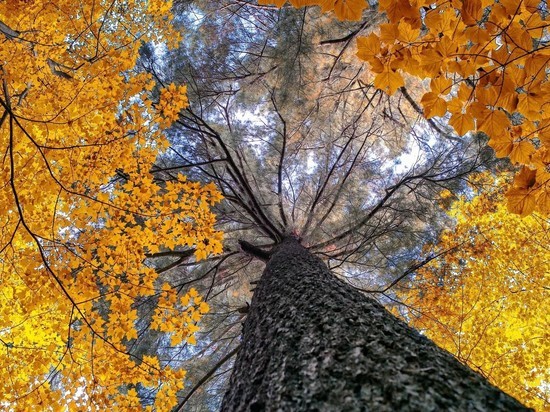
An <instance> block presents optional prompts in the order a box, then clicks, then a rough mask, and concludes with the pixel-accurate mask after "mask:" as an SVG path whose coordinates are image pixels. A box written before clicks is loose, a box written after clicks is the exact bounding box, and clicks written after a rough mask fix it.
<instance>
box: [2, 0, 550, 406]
mask: <svg viewBox="0 0 550 412" xmlns="http://www.w3.org/2000/svg"><path fill="white" fill-rule="evenodd" d="M290 3H291V5H290V6H285V4H286V2H285V1H280V0H274V1H264V0H261V1H258V2H254V1H240V0H239V1H233V0H222V1H208V0H181V1H177V2H175V4H172V3H171V2H166V1H163V0H149V1H147V2H136V1H130V0H124V1H122V0H121V1H119V0H112V1H99V2H98V1H95V2H88V1H85V0H83V1H79V2H72V1H62V0H59V1H58V0H56V1H47V2H46V1H36V2H31V3H28V2H25V1H9V2H4V3H2V4H0V38H1V41H2V44H3V46H2V48H1V49H0V76H1V79H2V86H1V88H2V93H1V96H0V105H1V107H0V139H2V147H3V148H4V150H3V152H4V154H3V162H2V165H3V166H2V169H1V172H0V173H2V177H1V182H2V183H3V184H2V186H1V187H0V205H2V206H3V208H2V212H1V215H0V262H1V269H0V279H1V283H0V295H1V298H0V313H1V315H2V316H0V365H3V367H4V370H6V371H7V373H6V376H7V379H4V380H3V381H2V382H1V383H0V393H2V394H3V396H2V397H0V408H6V409H8V410H29V408H32V407H36V405H40V406H41V407H42V408H43V409H44V410H57V409H63V408H66V407H67V408H68V409H69V410H79V408H80V409H82V408H86V409H90V410H105V409H109V410H111V409H112V410H117V408H118V410H134V409H135V410H140V409H146V410H158V411H167V410H171V409H172V408H174V410H216V408H217V407H218V406H219V402H220V394H221V393H223V390H224V385H226V381H227V379H226V378H227V371H228V370H229V365H230V364H231V362H230V359H231V358H232V356H233V355H234V354H235V352H236V350H237V347H238V341H239V334H240V329H241V322H242V320H243V318H244V317H245V316H246V311H247V304H248V302H250V298H251V296H252V293H253V289H254V284H255V282H256V281H257V278H258V273H259V272H260V271H261V263H259V262H257V261H254V260H252V258H251V257H250V256H249V255H247V254H246V253H245V252H244V251H243V250H242V248H241V247H239V242H238V241H239V240H242V239H244V240H247V241H250V242H254V244H255V245H257V246H260V247H271V246H273V245H275V244H277V243H279V242H280V241H281V239H282V238H283V235H284V234H285V233H287V232H293V233H294V234H295V235H296V236H300V237H301V238H302V239H303V243H304V244H305V245H306V246H307V247H308V249H309V250H310V251H312V252H313V253H315V254H316V255H318V256H320V257H321V258H322V259H323V260H324V261H326V262H327V264H328V266H329V268H330V269H332V270H333V272H335V273H337V274H338V275H339V276H340V277H341V279H342V280H344V281H345V282H347V283H349V284H351V285H352V286H353V287H355V288H356V289H358V290H360V291H361V292H362V293H368V294H371V295H372V296H374V297H376V298H377V299H379V301H380V302H381V303H383V304H385V305H387V306H388V307H393V310H394V311H396V312H399V313H401V315H402V316H403V317H404V318H405V319H406V320H408V321H409V322H411V323H412V324H413V326H415V327H417V328H419V329H421V330H422V331H424V332H425V333H426V334H427V335H428V336H430V337H431V338H432V339H434V340H435V341H436V342H437V343H438V344H439V345H441V346H443V347H445V348H447V349H448V350H449V351H451V352H452V353H454V354H455V355H456V356H457V358H458V359H459V360H461V361H463V362H465V363H467V364H469V365H470V366H472V367H473V368H474V369H476V370H479V371H481V373H482V374H485V375H486V376H488V377H489V379H490V380H491V381H492V382H494V383H495V384H497V385H500V386H501V387H502V388H504V389H505V390H507V391H509V392H510V393H512V394H513V395H515V396H517V397H518V399H520V400H522V401H523V402H527V403H528V404H529V405H532V406H535V407H537V408H544V407H547V405H548V390H547V388H548V377H547V376H546V375H545V373H546V372H545V371H547V369H548V361H547V359H545V357H544V356H545V353H546V352H547V350H548V344H547V343H546V342H548V339H547V332H545V331H546V330H547V329H548V327H547V326H548V325H547V323H548V320H547V319H546V318H544V315H545V313H546V312H548V310H544V308H545V307H546V308H547V306H548V304H547V287H548V286H545V283H547V279H548V273H549V272H548V270H547V268H546V266H545V265H547V261H548V252H547V247H546V245H547V244H548V237H547V224H548V221H547V215H548V212H549V211H550V195H549V193H550V183H549V182H550V180H549V175H548V167H549V166H548V165H549V164H550V158H549V157H548V156H549V155H548V153H549V150H548V145H549V144H550V143H549V142H550V140H549V139H548V136H547V134H548V127H547V126H548V118H549V116H550V115H547V114H546V113H547V105H548V102H547V101H546V99H545V96H546V95H547V94H548V90H547V88H548V74H549V70H548V58H549V57H548V56H549V54H548V40H547V36H548V32H547V26H546V21H547V18H548V17H547V10H546V8H545V6H544V3H541V2H538V1H521V2H513V1H498V2H493V1H489V0H464V1H451V2H448V1H445V2H444V1H431V2H428V1H413V0H410V1H409V0H383V1H380V2H379V3H378V4H375V5H374V6H373V7H367V3H366V2H365V1H363V0H337V1H334V0H327V1H310V0H304V1H302V0H292V1H290ZM373 4H374V2H373ZM272 5H274V6H272ZM306 6H307V7H306ZM309 6H320V7H309ZM333 15H334V16H336V19H334V16H333ZM469 132H471V133H469ZM487 142H488V146H489V147H491V148H492V149H493V150H494V152H495V153H496V155H497V156H498V157H501V158H502V157H507V158H508V159H509V161H506V160H503V159H500V160H499V159H495V157H494V156H493V150H491V149H490V148H488V147H487ZM503 170H505V171H507V172H508V173H509V171H512V172H511V173H512V174H513V173H514V171H515V177H514V178H513V180H512V181H511V183H510V182H508V183H504V179H501V178H497V179H496V180H495V182H496V183H495V184H496V186H498V187H497V189H487V187H488V185H487V182H488V181H491V179H492V178H490V177H485V178H479V177H478V176H479V174H478V173H479V172H484V174H482V175H481V176H489V175H490V174H491V173H494V172H498V173H500V172H501V171H503ZM489 186H491V185H489ZM474 192H475V193H478V192H479V196H477V197H474ZM504 198H506V199H507V200H504ZM457 199H460V200H458V201H457V202H456V203H454V205H453V206H452V208H451V213H449V214H447V213H446V209H448V207H449V206H450V204H451V203H452V201H453V200H457ZM504 204H507V208H508V209H506V207H505V206H504ZM510 211H511V212H513V213H514V214H510ZM495 222H497V223H495ZM445 228H447V231H444V232H443V234H441V233H442V230H444V229H445ZM222 232H223V233H224V235H222ZM222 245H223V247H222ZM429 245H435V246H429ZM512 253H513V254H514V255H515V256H517V257H518V260H517V261H515V260H510V259H507V255H510V254H512ZM525 256H529V259H530V260H529V259H526V258H525ZM488 291H491V293H488ZM459 293H460V298H461V299H460V300H458V299H457V296H458V294H459ZM445 299H448V300H446V301H445V304H442V303H441V302H442V301H443V300H445ZM537 302H539V304H538V305H539V309H540V310H541V311H539V312H538V315H537V314H536V312H534V310H535V309H534V308H536V307H537ZM541 305H542V306H541ZM465 311H467V314H465ZM199 321H200V325H201V329H200V330H199ZM502 330H505V333H502ZM457 342H459V343H458V344H457ZM457 345H458V346H457ZM186 371H187V372H186Z"/></svg>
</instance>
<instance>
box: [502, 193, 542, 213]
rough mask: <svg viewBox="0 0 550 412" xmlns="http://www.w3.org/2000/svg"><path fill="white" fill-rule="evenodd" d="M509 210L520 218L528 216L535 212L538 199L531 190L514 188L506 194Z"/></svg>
mask: <svg viewBox="0 0 550 412" xmlns="http://www.w3.org/2000/svg"><path fill="white" fill-rule="evenodd" d="M506 199H507V200H508V210H509V211H510V212H512V213H517V214H518V215H520V216H522V217H523V216H527V215H528V214H530V213H531V212H533V210H535V205H536V201H535V200H536V199H535V196H534V195H533V193H532V191H531V190H530V189H520V188H516V187H512V188H510V189H509V190H508V192H506Z"/></svg>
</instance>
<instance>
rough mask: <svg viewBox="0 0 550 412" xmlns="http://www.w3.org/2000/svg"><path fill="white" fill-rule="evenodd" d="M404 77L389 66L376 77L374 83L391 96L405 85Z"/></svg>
mask: <svg viewBox="0 0 550 412" xmlns="http://www.w3.org/2000/svg"><path fill="white" fill-rule="evenodd" d="M404 84H405V83H404V80H403V77H402V76H401V75H400V74H399V73H397V72H396V71H394V70H393V69H391V68H390V67H388V66H385V67H384V70H383V71H382V72H381V73H380V74H378V75H377V76H376V77H375V78H374V85H375V86H376V87H377V88H379V89H380V90H383V91H385V92H386V93H388V94H389V95H390V96H391V95H392V94H394V93H395V92H396V91H397V89H399V88H400V87H402V86H403V85H404Z"/></svg>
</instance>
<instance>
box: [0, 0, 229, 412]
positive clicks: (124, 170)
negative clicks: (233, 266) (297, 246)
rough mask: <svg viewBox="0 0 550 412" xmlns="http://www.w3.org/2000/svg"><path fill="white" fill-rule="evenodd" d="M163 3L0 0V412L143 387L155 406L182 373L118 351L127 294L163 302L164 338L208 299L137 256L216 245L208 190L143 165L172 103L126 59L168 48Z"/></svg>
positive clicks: (174, 95) (126, 322)
mask: <svg viewBox="0 0 550 412" xmlns="http://www.w3.org/2000/svg"><path fill="white" fill-rule="evenodd" d="M170 8H171V4H170V2H166V1H162V0H150V1H148V2H141V1H133V0H126V1H116V0H115V1H90V2H87V1H81V2H74V1H69V0H54V1H33V2H28V1H23V0H21V1H18V0H15V1H8V2H0V37H1V40H2V47H1V48H0V79H1V85H0V89H1V93H0V94H1V96H0V104H1V106H2V107H0V126H1V129H0V140H1V147H2V148H3V155H2V158H3V161H2V166H1V167H0V181H1V183H2V184H1V186H0V206H1V210H2V212H1V215H0V262H1V266H0V285H1V286H0V296H1V298H0V366H1V368H2V370H3V371H4V374H3V379H2V380H1V381H0V393H1V394H2V395H1V396H0V408H2V409H3V408H8V409H13V410H17V411H19V410H21V411H28V410H46V409H48V408H49V409H51V410H58V409H62V406H63V405H68V408H69V410H101V411H103V410H115V409H116V408H119V409H120V410H130V409H131V410H137V409H139V408H140V405H141V404H140V400H139V397H138V396H137V392H136V390H135V389H133V385H137V384H138V383H140V384H142V385H144V386H145V387H149V389H151V390H152V391H153V392H151V393H152V394H153V395H152V396H153V397H154V396H155V395H154V393H155V391H158V394H157V395H156V400H155V405H157V406H158V405H161V407H160V408H158V409H161V410H167V408H168V409H169V408H170V405H173V404H174V403H175V402H176V397H175V393H176V391H177V390H179V389H181V387H182V385H183V376H184V372H183V371H180V370H173V369H171V368H170V367H169V366H167V365H165V364H162V363H160V362H159V360H158V359H157V358H156V357H154V356H151V357H143V358H136V357H132V355H131V354H130V353H129V351H128V346H129V344H130V343H132V342H135V339H137V338H138V335H139V333H140V330H138V328H137V322H136V321H137V318H138V306H137V302H139V301H142V300H143V299H144V298H145V297H149V298H158V300H159V302H161V303H165V304H168V303H170V306H166V305H165V306H163V308H166V311H168V312H170V313H168V312H166V313H165V312H162V313H161V312H158V313H155V315H154V316H153V319H152V322H153V324H154V325H156V324H157V323H159V322H162V325H163V326H162V327H163V330H164V331H166V332H170V333H172V334H174V333H176V331H177V334H178V338H173V340H172V342H173V344H174V345H176V344H179V342H180V341H182V340H187V341H188V342H192V341H193V333H194V332H195V331H196V330H197V327H196V322H197V321H198V320H199V319H200V318H201V316H202V315H203V314H204V313H206V312H207V311H208V306H207V305H206V304H205V303H204V302H202V301H201V300H200V298H199V297H198V296H197V295H196V291H193V290H191V291H189V292H188V293H187V294H185V295H183V296H179V297H178V296H177V293H176V291H174V290H171V289H170V288H166V287H163V288H162V289H161V287H160V285H159V284H158V282H157V281H156V279H157V276H158V275H157V273H156V272H155V270H153V269H152V268H151V267H149V266H148V265H147V264H145V263H144V262H145V259H146V257H147V256H148V255H150V254H154V253H155V252H157V251H159V250H160V248H163V250H165V248H166V249H169V250H170V249H177V248H178V247H192V248H194V249H195V257H196V259H202V258H204V257H206V256H207V255H208V254H210V253H219V252H220V251H221V233H219V232H216V231H215V230H214V227H213V225H214V222H215V216H214V214H213V213H212V212H211V211H210V206H211V205H213V204H214V203H216V202H218V201H219V200H220V199H221V196H220V194H219V193H218V192H217V191H216V189H215V187H214V186H213V185H206V186H201V185H200V184H198V183H194V182H188V181H186V180H185V179H184V178H179V179H177V180H174V181H172V182H168V183H166V184H162V185H161V184H160V183H158V182H157V181H155V180H154V179H153V176H152V175H150V174H149V170H150V169H151V167H152V165H153V163H154V161H155V159H156V156H157V155H158V153H159V151H160V150H162V149H163V148H165V147H166V146H167V144H168V143H167V141H166V139H165V137H164V136H163V134H162V128H163V127H166V126H168V125H169V124H170V123H172V122H173V121H174V119H175V118H176V117H177V114H178V112H179V111H180V110H181V109H182V108H184V107H185V106H186V105H187V98H186V96H185V88H184V87H183V86H176V85H170V86H168V87H167V88H165V89H163V90H161V91H160V99H159V101H158V102H156V103H155V102H154V101H153V100H151V98H150V93H149V91H150V90H152V89H153V87H154V82H153V81H152V79H151V78H150V76H149V75H147V74H145V73H141V72H138V71H135V70H134V69H133V68H134V65H135V62H136V58H137V56H138V49H139V47H140V45H141V43H142V42H143V41H155V42H158V43H161V42H162V43H166V44H168V45H169V46H173V45H175V44H177V42H178V39H179V37H178V34H177V33H174V32H172V29H171V26H170V18H169V16H170ZM117 175H118V176H122V177H123V178H122V179H118V180H117V179H115V177H116V176H117ZM155 322H156V323H155ZM142 328H143V326H142ZM121 385H126V386H125V387H124V388H126V389H124V390H121V388H122V386H121ZM128 385H129V386H128Z"/></svg>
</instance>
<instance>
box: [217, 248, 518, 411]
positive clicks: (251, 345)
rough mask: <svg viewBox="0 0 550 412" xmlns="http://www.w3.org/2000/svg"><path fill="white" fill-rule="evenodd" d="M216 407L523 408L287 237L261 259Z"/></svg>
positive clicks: (501, 409) (395, 409) (437, 409)
mask: <svg viewBox="0 0 550 412" xmlns="http://www.w3.org/2000/svg"><path fill="white" fill-rule="evenodd" d="M221 410H222V411H224V412H227V411H239V412H241V411H252V412H255V411H257V412H260V411H290V412H294V411H329V412H330V411H468V412H470V411H523V410H529V409H528V408H526V407H524V406H522V405H521V404H520V403H519V402H518V401H516V400H515V399H514V398H512V397H510V396H508V395H506V394H505V393H503V392H502V391H500V390H499V389H497V388H495V387H494V386H492V385H491V384H489V383H488V382H487V381H486V380H485V379H484V378H483V377H481V376H480V375H479V374H477V373H475V372H474V371H472V370H471V369H469V368H467V367H466V366H464V365H462V364H461V363H460V362H458V361H457V360H456V359H455V358H454V357H453V356H452V355H451V354H449V353H448V352H446V351H444V350H443V349H440V348H438V347H437V346H436V345H435V344H434V343H432V342H431V341H430V340H428V339H427V338H425V337H424V336H422V335H420V334H419V333H418V332H417V331H415V330H413V329H411V328H410V327H408V326H407V325H405V323H403V322H402V321H400V320H398V319H397V318H395V317H394V316H393V315H391V314H390V313H389V312H387V311H386V310H385V309H384V308H383V307H382V306H381V305H380V304H378V303H377V302H375V301H374V300H372V299H370V298H369V297H367V296H365V295H363V294H361V293H360V292H358V291H356V290H355V289H353V288H352V287H350V286H348V285H346V284H345V283H343V282H342V281H340V280H338V279H337V278H336V277H334V276H333V275H332V274H331V273H330V271H329V270H328V268H327V267H326V265H325V264H324V263H323V262H322V261H321V260H320V259H318V258H317V257H315V256H313V255H312V254H311V253H309V252H308V251H307V249H305V248H304V247H302V246H301V245H300V244H299V243H298V242H297V241H296V240H294V239H292V238H287V239H285V240H284V241H283V242H282V243H281V245H279V246H278V247H277V248H276V249H275V251H274V253H273V254H272V255H271V258H270V259H269V261H268V262H267V266H266V269H265V271H264V274H263V276H262V279H261V280H260V283H259V284H258V287H257V290H256V292H255V294H254V298H253V299H252V304H251V306H250V311H249V313H248V317H247V319H246V321H245V323H244V327H243V336H242V344H241V349H240V350H239V353H238V355H237V359H236V361H235V367H234V370H233V374H232V376H231V380H230V384H229V389H228V391H227V393H226V394H225V397H224V400H223V404H222V408H221Z"/></svg>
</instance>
